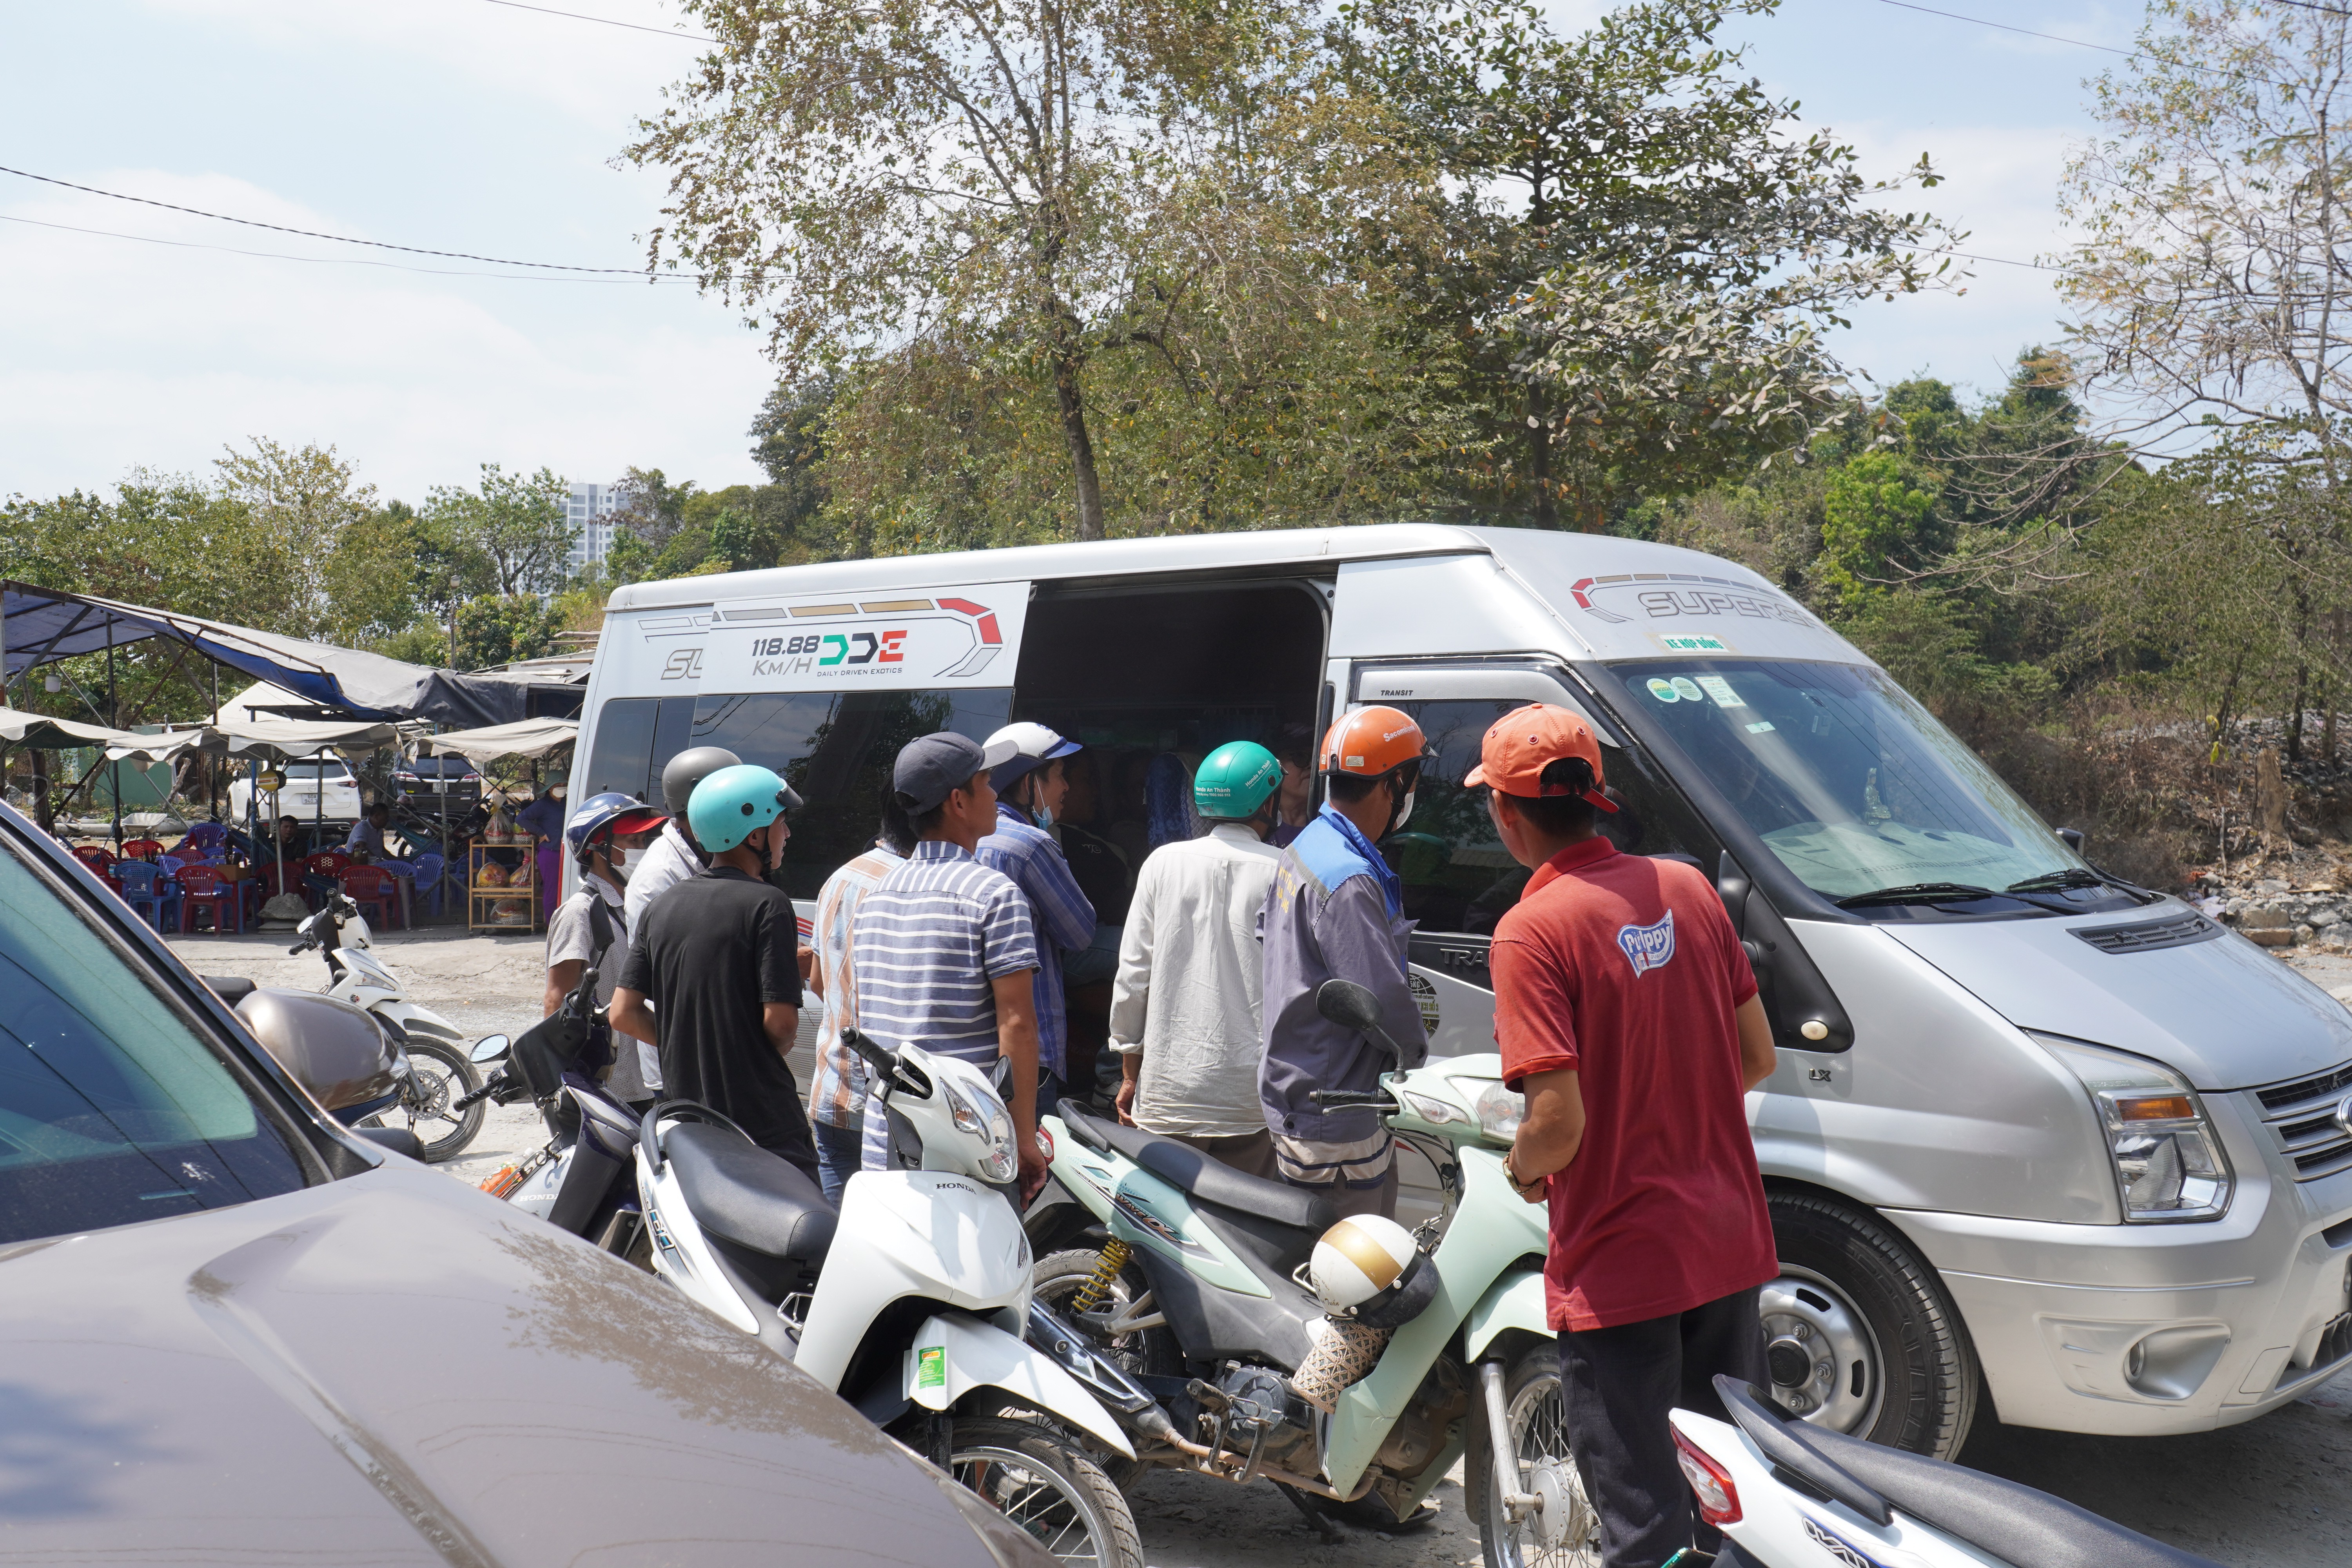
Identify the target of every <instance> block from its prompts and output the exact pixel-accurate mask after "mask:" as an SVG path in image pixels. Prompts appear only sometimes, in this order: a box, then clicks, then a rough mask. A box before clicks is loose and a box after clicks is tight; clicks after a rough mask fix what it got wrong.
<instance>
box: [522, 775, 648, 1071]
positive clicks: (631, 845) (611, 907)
mask: <svg viewBox="0 0 2352 1568" xmlns="http://www.w3.org/2000/svg"><path fill="white" fill-rule="evenodd" d="M664 820H665V817H664V816H663V814H662V813H661V812H659V811H657V810H656V809H655V808H654V807H652V806H649V805H638V804H637V803H636V802H635V800H633V799H631V798H630V797H629V796H627V795H622V794H620V793H619V792H618V791H614V792H610V793H607V794H604V795H596V796H594V797H593V798H592V799H589V800H585V801H583V802H582V803H581V805H580V809H579V810H577V811H575V812H573V813H572V820H571V821H570V822H569V823H568V824H566V825H565V826H564V831H563V837H564V843H565V847H567V848H569V849H570V850H571V851H572V856H573V858H574V859H575V860H576V861H577V862H578V864H579V867H580V886H579V889H578V890H576V891H575V892H573V893H572V896H571V897H570V898H568V899H566V900H563V902H562V904H560V905H558V906H557V907H556V910H555V913H554V914H553V915H552V916H551V917H550V918H549V920H548V922H547V989H546V992H545V993H544V994H542V995H541V999H540V1001H541V1006H540V1014H541V1016H542V1017H544V1016H549V1015H551V1014H552V1013H554V1012H555V1010H556V1009H557V1008H559V1007H561V1006H562V1005H563V1000H564V998H565V997H567V996H569V995H571V994H572V988H573V987H575V986H577V985H578V984H580V977H581V975H582V974H583V973H586V971H587V970H588V968H589V967H590V966H591V965H593V966H594V967H595V970H596V1005H598V1006H599V1007H602V1006H604V1005H605V1004H607V1003H609V1002H611V1001H612V999H613V987H614V983H615V982H616V981H618V980H619V978H620V973H621V960H622V959H623V958H625V957H626V956H627V954H628V951H629V931H628V914H627V910H626V908H625V903H624V898H623V893H622V889H623V888H624V887H625V885H626V884H627V882H628V880H629V868H630V862H631V861H632V860H633V859H634V858H636V857H638V856H641V855H643V854H644V853H645V852H646V851H645V846H646V842H647V841H648V840H649V839H651V838H652V837H653V836H654V834H655V833H656V832H657V831H658V830H659V829H660V827H661V826H662V823H663V822H664ZM597 1038H602V1039H604V1040H609V1041H610V1043H611V1045H612V1047H613V1070H612V1073H611V1075H610V1076H609V1077H608V1078H607V1079H605V1081H604V1087H605V1088H606V1089H609V1090H610V1091H611V1092H612V1094H613V1097H614V1099H616V1100H622V1101H623V1102H625V1103H626V1104H628V1105H630V1106H633V1107H643V1106H645V1105H649V1104H651V1103H652V1101H653V1098H654V1094H655V1091H656V1089H659V1088H660V1080H659V1079H658V1078H656V1079H655V1081H654V1082H653V1083H650V1084H648V1083H647V1082H646V1078H645V1071H644V1068H643V1065H642V1063H641V1061H640V1059H639V1055H638V1052H637V1051H636V1050H635V1048H634V1047H635V1046H636V1045H637V1042H636V1041H635V1040H631V1039H627V1038H625V1037H623V1038H614V1037H612V1035H611V1032H610V1031H609V1030H607V1029H604V1028H603V1027H601V1026H599V1027H598V1028H597V1029H595V1030H593V1031H592V1040H593V1039H597Z"/></svg>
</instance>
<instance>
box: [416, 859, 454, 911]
mask: <svg viewBox="0 0 2352 1568" xmlns="http://www.w3.org/2000/svg"><path fill="white" fill-rule="evenodd" d="M448 869H449V863H448V862H447V861H446V860H444V859H442V858H441V857H440V856H438V855H419V856H418V857H417V858H416V886H415V889H414V893H415V900H416V901H417V902H418V903H419V904H423V905H425V910H426V911H427V912H429V913H430V914H432V915H433V916H434V917H435V918H436V919H438V918H439V917H440V914H441V900H442V896H443V895H444V894H445V893H446V892H447V891H448V887H449V879H448Z"/></svg>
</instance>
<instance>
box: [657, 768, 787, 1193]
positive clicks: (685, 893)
mask: <svg viewBox="0 0 2352 1568" xmlns="http://www.w3.org/2000/svg"><path fill="white" fill-rule="evenodd" d="M784 800H785V791H784V781H783V780H782V779H781V778H778V777H777V776H776V774H775V773H772V772H771V771H770V770H769V769H766V768H762V767H754V766H748V765H746V766H738V767H732V768H722V769H720V770H719V772H717V773H712V774H711V775H710V776H709V777H708V778H706V779H704V780H703V781H702V782H701V783H700V784H698V785H696V786H695V791H694V795H693V798H692V800H691V802H690V803H689V804H688V807H687V811H688V824H689V826H692V827H693V829H694V837H695V839H696V841H697V842H698V843H699V844H701V845H702V847H704V848H705V849H706V850H708V851H709V852H710V865H709V868H708V869H706V870H705V871H703V872H702V874H701V875H700V876H697V877H689V878H688V879H686V880H685V881H683V882H679V883H677V885H676V886H674V887H672V888H671V889H669V890H668V891H667V892H666V893H664V894H663V895H662V896H661V897H660V898H658V899H656V900H654V902H653V904H652V906H651V907H650V908H648V909H647V910H646V912H645V914H644V915H643V917H642V918H641V920H640V924H639V929H638V930H636V931H633V932H631V945H630V948H629V957H628V961H627V962H626V963H624V964H623V965H622V968H621V978H620V983H619V984H617V985H616V986H614V991H613V1006H612V1013H611V1018H612V1024H613V1027H614V1028H615V1029H617V1030H619V1031H620V1032H621V1033H623V1034H625V1035H634V1036H635V1037H637V1038H638V1039H641V1040H646V1041H649V1042H651V1043H652V1044H653V1045H654V1046H655V1047H656V1048H657V1049H658V1050H659V1051H660V1053H661V1072H662V1084H663V1089H662V1092H663V1094H664V1096H665V1097H666V1098H669V1099H675V1100H698V1101H700V1102H701V1103H702V1104H704V1105H708V1106H709V1107H710V1108H711V1109H712V1110H717V1111H719V1113H720V1114H721V1115H724V1116H725V1117H727V1118H728V1119H729V1120H730V1121H733V1122H734V1123H735V1125H737V1126H738V1127H740V1128H741V1129H742V1130H743V1131H745V1132H746V1133H748V1134H749V1135H750V1136H751V1141H752V1142H755V1143H757V1144H759V1145H760V1146H761V1148H763V1149H766V1150H768V1151H770V1152H772V1153H776V1154H780V1155H782V1156H783V1158H785V1159H786V1160H789V1161H791V1162H792V1163H793V1164H794V1165H797V1166H798V1167H800V1169H801V1170H802V1171H803V1173H806V1174H807V1176H808V1178H809V1180H810V1181H811V1182H812V1183H814V1182H816V1180H817V1165H816V1146H815V1144H814V1143H813V1142H811V1141H810V1139H809V1130H808V1118H807V1117H806V1116H805V1115H803V1113H802V1110H801V1102H800V1086H799V1085H798V1084H797V1083H796V1082H794V1081H793V1069H792V1068H789V1067H787V1066H785V1065H784V1057H785V1054H786V1053H787V1052H789V1051H790V1050H791V1049H792V1048H793V1033H794V1031H795V1030H796V1029H797V1027H798V1026H799V1023H800V1005H801V975H800V963H799V953H800V929H799V925H798V923H797V922H796V921H795V920H794V919H793V902H792V900H790V899H788V898H786V897H785V896H784V895H783V894H782V892H781V891H779V890H778V889H775V888H773V887H771V886H770V885H769V884H768V883H767V882H765V881H763V880H761V878H763V877H764V876H765V875H766V873H767V872H768V871H769V870H770V869H772V868H774V867H775V866H776V865H777V864H778V863H779V862H780V861H781V860H782V857H783V849H784V840H785V839H786V838H787V837H790V831H789V830H788V829H787V828H786V827H785V826H784V822H783V814H784ZM648 1000H650V1001H651V1002H652V1004H653V1005H652V1006H651V1007H650V1008H648V1007H647V1006H646V1003H647V1001H648Z"/></svg>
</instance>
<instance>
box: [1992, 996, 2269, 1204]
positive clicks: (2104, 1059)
mask: <svg viewBox="0 0 2352 1568" xmlns="http://www.w3.org/2000/svg"><path fill="white" fill-rule="evenodd" d="M2034 1038H2035V1039H2036V1040H2039V1041H2040V1042H2041V1043H2042V1046H2043V1047H2044V1048H2046V1049H2047V1050H2048V1051H2049V1052H2050V1054H2051V1055H2052V1056H2054V1057H2056V1058H2058V1059H2059V1060H2060V1061H2062V1062H2063V1063H2065V1064H2066V1066H2067V1067H2068V1068H2072V1069H2073V1071H2074V1076H2075V1077H2076V1078H2078V1079H2082V1080H2083V1087H2084V1089H2087V1090H2088V1091H2089V1092H2090V1096H2091V1104H2092V1106H2093V1107H2094V1108H2095V1110H2097V1111H2098V1113H2099V1129H2100V1131H2101V1133H2102V1134H2103V1135H2104V1136H2105V1139H2106V1143H2107V1157H2108V1159H2109V1160H2110V1161H2112V1162H2113V1163H2114V1164H2115V1168H2116V1190H2117V1191H2118V1192H2119V1193H2121V1194H2122V1195H2123V1203H2124V1218H2125V1219H2126V1220H2132V1221H2139V1222H2147V1221H2152V1220H2183V1219H2219V1218H2220V1217H2221V1215H2223V1214H2224V1213H2226V1212H2227V1211H2228V1209H2229V1207H2230V1194H2231V1190H2232V1189H2233V1188H2234V1187H2235V1186H2236V1181H2235V1179H2234V1178H2233V1177H2232V1176H2231V1173H2230V1161H2229V1157H2228V1156H2227V1155H2225V1154H2223V1153H2222V1152H2221V1139H2220V1137H2219V1136H2217V1135H2216V1134H2215V1132H2214V1131H2213V1123H2212V1120H2211V1119H2210V1117H2208V1116H2207V1115H2206V1113H2205V1103H2204V1101H2203V1100H2200V1099H2199V1098H2198V1097H2197V1091H2196V1090H2194V1089H2190V1088H2189V1083H2188V1080H2187V1079H2183V1078H2182V1077H2181V1076H2180V1075H2179V1073H2176V1072H2174V1071H2173V1070H2172V1069H2171V1068H2168V1067H2164V1066H2161V1065H2159V1064H2158V1063H2156V1062H2152V1061H2149V1060H2148V1059H2147V1058H2145V1057H2135V1056H2126V1054H2125V1053H2123V1052H2122V1051H2111V1050H2107V1049H2105V1048H2104V1047H2098V1046H2086V1045H2084V1044H2083V1043H2082V1042H2081V1041H2080V1040H2065V1039H2060V1038H2058V1037H2055V1036H2053V1035H2035V1036H2034Z"/></svg>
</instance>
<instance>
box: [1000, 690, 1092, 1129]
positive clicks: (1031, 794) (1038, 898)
mask: <svg viewBox="0 0 2352 1568" xmlns="http://www.w3.org/2000/svg"><path fill="white" fill-rule="evenodd" d="M999 742H1004V743H1007V744H1010V745H1011V746H1012V747H1013V755H1012V757H1011V758H1010V759H1009V760H1007V761H1005V762H1003V763H1000V764H998V765H997V767H996V768H994V769H993V770H992V772H991V773H989V775H988V783H989V787H990V788H992V789H993V790H995V791H996V795H997V801H996V826H995V829H994V830H993V831H992V832H991V833H990V834H989V836H988V837H985V838H983V839H982V840H981V841H980V847H979V848H978V849H977V850H975V851H974V853H975V854H977V855H978V856H979V857H980V863H981V864H982V865H983V866H986V867H988V868H991V869H992V870H997V871H1002V872H1003V873H1004V874H1005V875H1006V876H1008V877H1010V878H1012V879H1013V885H1014V886H1015V887H1017V888H1019V889H1021V890H1022V892H1024V894H1026V895H1027V896H1028V899H1029V918H1030V920H1031V921H1032V922H1033V923H1034V925H1035V926H1036V928H1037V984H1036V986H1035V992H1036V1006H1037V1068H1038V1074H1039V1082H1038V1086H1037V1109H1038V1110H1039V1111H1040V1112H1041V1113H1042V1112H1045V1111H1048V1110H1053V1109H1054V1104H1055V1101H1056V1100H1060V1099H1061V1097H1062V1089H1064V1087H1065V1086H1066V1082H1067V1077H1066V1071H1065V1066H1066V1063H1065V1058H1066V1054H1067V1051H1068V1042H1069V1037H1070V1025H1069V1005H1068V1003H1067V1002H1066V1001H1065V1000H1064V999H1063V995H1062V951H1063V950H1064V949H1069V950H1071V951H1073V952H1075V951H1076V950H1077V949H1079V948H1082V947H1085V946H1086V945H1087V944H1088V943H1089V942H1093V941H1094V939H1095V906H1094V902H1093V900H1090V899H1088V898H1087V896H1086V894H1085V893H1084V892H1082V891H1080V890H1079V888H1078V879H1077V878H1076V877H1075V876H1073V875H1071V874H1070V863H1069V861H1068V860H1066V859H1065V858H1063V856H1062V847H1061V846H1060V845H1059V844H1057V843H1055V841H1054V836H1053V835H1052V834H1050V833H1048V832H1046V831H1045V829H1047V828H1048V827H1051V826H1053V825H1054V813H1055V812H1056V811H1058V810H1060V809H1061V805H1062V798H1063V796H1065V795H1067V794H1069V789H1070V784H1069V780H1068V779H1067V778H1066V777H1065V776H1063V772H1062V760H1063V759H1064V758H1065V757H1067V756H1068V755H1069V754H1070V753H1071V752H1075V751H1076V750H1078V743H1077V742H1076V741H1066V740H1064V739H1063V738H1062V737H1061V735H1060V734H1059V733H1057V732H1056V731H1053V730H1049V729H1047V728H1046V727H1045V725H1043V724H1007V725H1006V726H1005V727H1004V728H1003V729H1002V730H999V731H997V732H996V733H995V734H993V735H991V736H990V737H989V738H988V743H989V744H990V745H992V746H994V745H996V744H998V743H999Z"/></svg>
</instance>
